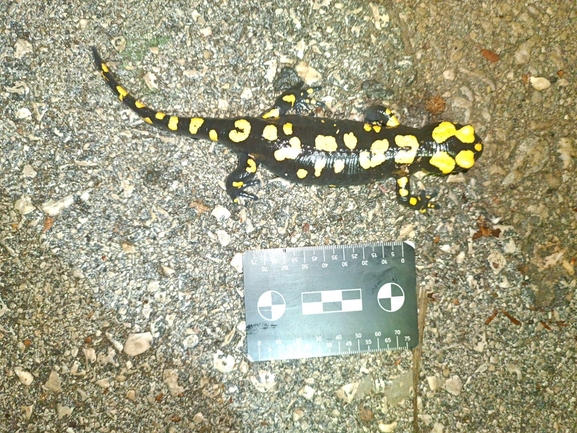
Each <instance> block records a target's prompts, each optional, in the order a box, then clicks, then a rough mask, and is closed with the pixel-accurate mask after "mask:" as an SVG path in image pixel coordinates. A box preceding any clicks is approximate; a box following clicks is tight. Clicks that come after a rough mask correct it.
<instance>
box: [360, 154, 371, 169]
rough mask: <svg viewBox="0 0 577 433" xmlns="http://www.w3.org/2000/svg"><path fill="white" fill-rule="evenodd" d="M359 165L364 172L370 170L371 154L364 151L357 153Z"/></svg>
mask: <svg viewBox="0 0 577 433" xmlns="http://www.w3.org/2000/svg"><path fill="white" fill-rule="evenodd" d="M359 165H360V166H361V167H363V168H364V169H365V170H367V169H369V168H371V152H368V151H366V150H365V151H363V152H361V153H359Z"/></svg>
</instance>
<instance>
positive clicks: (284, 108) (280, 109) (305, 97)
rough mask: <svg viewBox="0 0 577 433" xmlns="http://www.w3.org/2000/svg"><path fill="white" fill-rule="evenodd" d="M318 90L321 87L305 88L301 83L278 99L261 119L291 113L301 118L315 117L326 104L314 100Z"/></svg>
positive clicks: (274, 117)
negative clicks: (303, 116)
mask: <svg viewBox="0 0 577 433" xmlns="http://www.w3.org/2000/svg"><path fill="white" fill-rule="evenodd" d="M318 89H320V87H305V86H304V83H303V82H302V81H301V82H300V83H297V84H296V85H295V86H293V87H291V88H290V89H288V90H286V91H285V92H283V93H282V94H281V95H280V96H279V97H278V98H276V100H275V102H274V105H273V106H272V107H271V108H269V109H268V110H266V111H265V112H264V113H263V114H261V117H262V118H263V119H276V118H278V117H279V116H284V115H285V114H287V113H288V112H289V111H293V112H294V113H295V114H298V115H299V116H302V115H308V116H315V115H316V110H317V109H318V108H325V104H324V103H322V102H321V101H319V100H317V99H315V98H313V93H314V92H315V91H317V90H318Z"/></svg>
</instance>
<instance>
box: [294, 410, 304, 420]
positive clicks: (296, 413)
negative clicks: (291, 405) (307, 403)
mask: <svg viewBox="0 0 577 433" xmlns="http://www.w3.org/2000/svg"><path fill="white" fill-rule="evenodd" d="M303 416H305V411H304V409H301V408H300V407H297V408H296V409H295V410H294V411H293V421H294V422H297V421H298V420H300V419H301V418H302V417H303Z"/></svg>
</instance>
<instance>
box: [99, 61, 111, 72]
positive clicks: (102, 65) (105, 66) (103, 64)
mask: <svg viewBox="0 0 577 433" xmlns="http://www.w3.org/2000/svg"><path fill="white" fill-rule="evenodd" d="M100 67H101V68H102V70H103V71H104V72H106V73H109V72H110V69H108V66H107V65H106V63H101V64H100Z"/></svg>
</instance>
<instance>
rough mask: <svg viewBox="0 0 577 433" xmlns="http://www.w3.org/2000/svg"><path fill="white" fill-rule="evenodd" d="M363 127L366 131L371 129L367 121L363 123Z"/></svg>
mask: <svg viewBox="0 0 577 433" xmlns="http://www.w3.org/2000/svg"><path fill="white" fill-rule="evenodd" d="M363 129H364V130H365V131H367V132H369V131H370V130H371V129H373V127H372V126H371V125H369V124H368V123H365V124H364V125H363Z"/></svg>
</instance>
